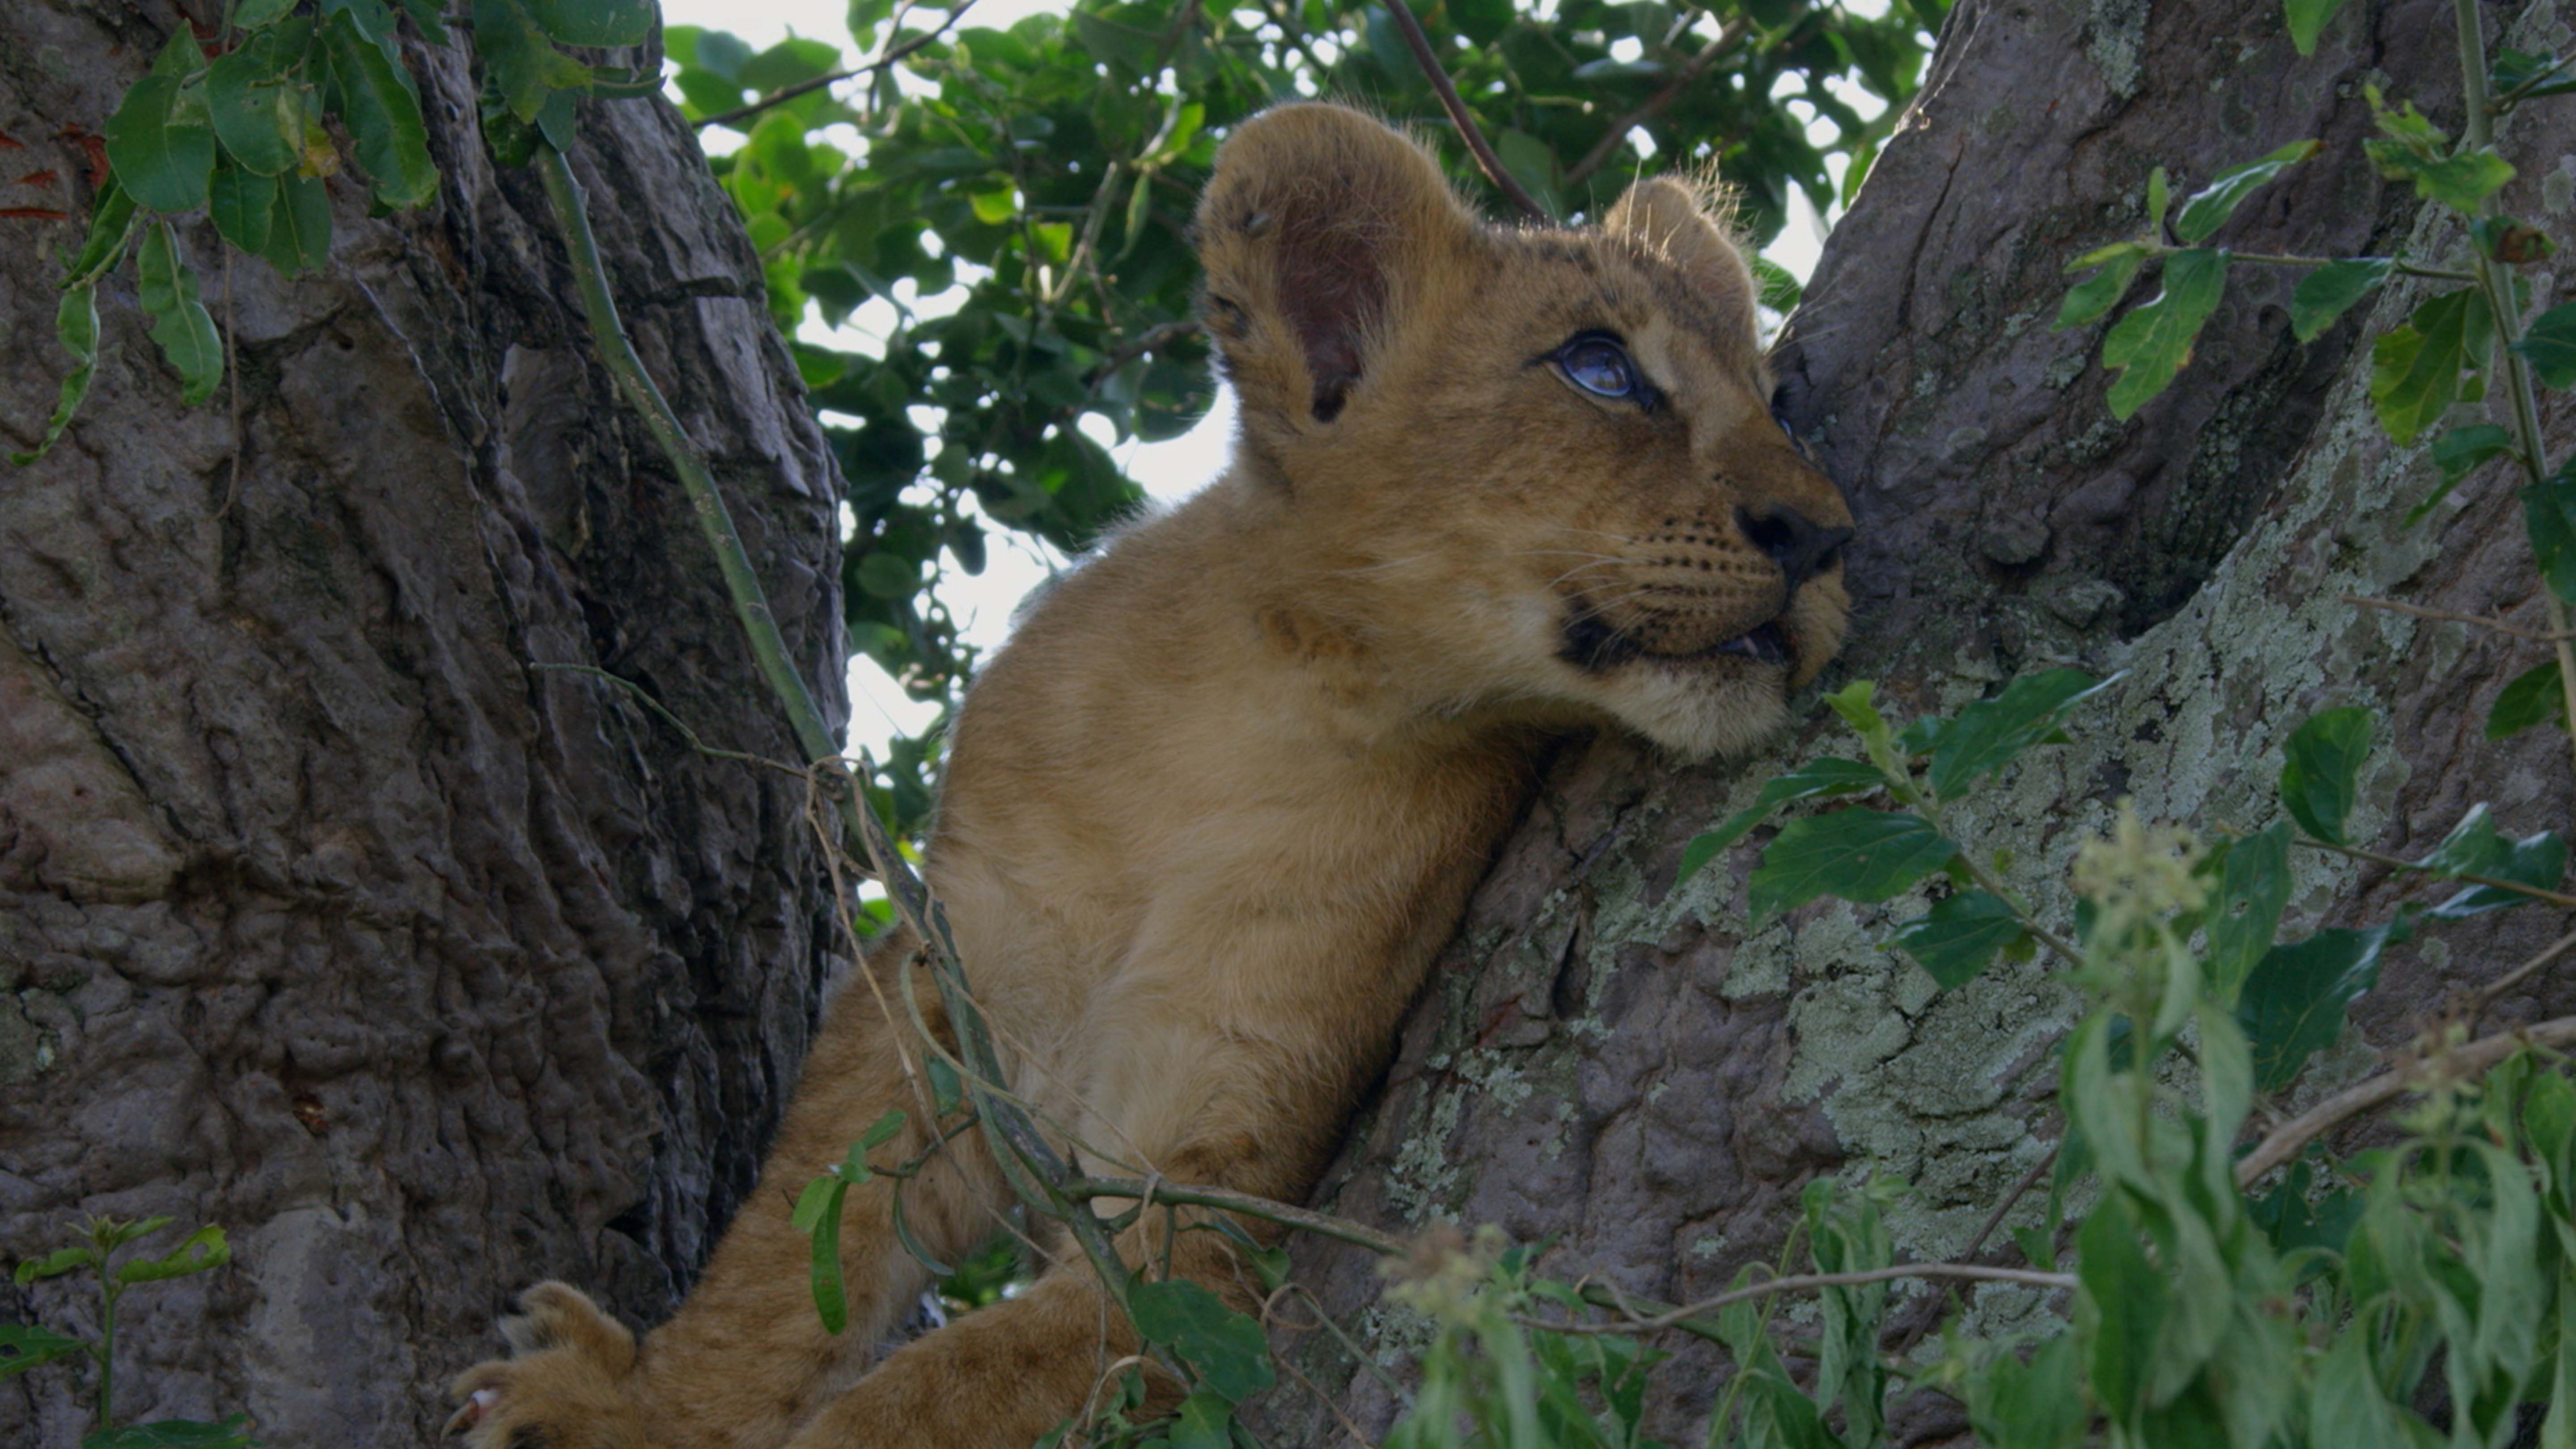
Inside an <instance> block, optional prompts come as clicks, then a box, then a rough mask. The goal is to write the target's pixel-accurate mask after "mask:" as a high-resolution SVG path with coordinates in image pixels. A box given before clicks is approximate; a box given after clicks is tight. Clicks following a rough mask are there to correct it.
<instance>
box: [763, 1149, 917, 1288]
mask: <svg viewBox="0 0 2576 1449" xmlns="http://www.w3.org/2000/svg"><path fill="white" fill-rule="evenodd" d="M903 1124H904V1114H903V1109H901V1108H899V1107H898V1108H896V1109H894V1110H893V1111H890V1112H888V1113H886V1114H885V1115H884V1116H882V1117H879V1118H878V1119H877V1120H876V1121H874V1122H872V1123H870V1124H869V1125H868V1130H867V1131H866V1132H864V1133H861V1134H860V1136H859V1140H858V1141H856V1142H854V1143H852V1144H850V1150H849V1154H848V1155H847V1156H846V1157H844V1158H843V1159H842V1160H841V1161H839V1162H836V1163H834V1164H832V1166H831V1167H829V1168H828V1169H826V1170H825V1171H824V1173H823V1175H822V1176H820V1177H818V1178H815V1179H814V1180H813V1181H812V1182H809V1183H807V1184H805V1190H804V1191H803V1192H800V1193H798V1194H797V1195H796V1207H795V1211H794V1212H793V1213H792V1214H790V1216H789V1219H788V1222H789V1225H790V1226H791V1227H793V1228H794V1229H795V1230H796V1231H797V1232H799V1233H801V1234H803V1235H805V1237H806V1238H807V1239H808V1241H809V1242H810V1243H811V1245H812V1249H813V1251H812V1252H811V1254H810V1255H809V1257H808V1277H809V1279H810V1281H811V1284H812V1288H813V1293H814V1312H815V1313H816V1314H817V1315H818V1316H819V1317H821V1319H822V1320H823V1331H824V1332H826V1333H830V1334H833V1335H836V1336H837V1335H838V1334H839V1333H840V1332H841V1331H842V1330H843V1329H846V1328H848V1327H849V1326H850V1299H849V1292H848V1290H847V1288H846V1287H845V1286H844V1284H843V1282H842V1279H841V1205H842V1203H843V1202H844V1201H845V1200H846V1199H847V1198H848V1197H849V1195H850V1189H851V1188H853V1187H856V1186H858V1185H859V1184H860V1183H863V1182H866V1181H867V1180H868V1179H869V1178H871V1177H874V1176H875V1175H876V1170H875V1169H874V1168H871V1167H870V1166H869V1165H868V1154H869V1153H871V1152H874V1151H875V1150H876V1149H878V1148H880V1147H883V1146H884V1145H886V1144H887V1143H889V1142H892V1141H893V1140H894V1139H895V1136H896V1135H897V1134H898V1133H900V1132H902V1131H903Z"/></svg>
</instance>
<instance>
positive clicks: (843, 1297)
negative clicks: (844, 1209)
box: [787, 1173, 850, 1337]
mask: <svg viewBox="0 0 2576 1449" xmlns="http://www.w3.org/2000/svg"><path fill="white" fill-rule="evenodd" d="M849 1191H850V1183H849V1179H847V1178H844V1177H838V1176H834V1175H831V1174H828V1173H827V1174H825V1175H824V1176H821V1177H818V1178H816V1179H814V1180H813V1181H812V1182H809V1183H807V1184H805V1190H804V1191H803V1192H802V1193H799V1194H798V1195H797V1198H796V1209H795V1211H794V1212H793V1213H791V1214H789V1215H788V1219H787V1221H788V1224H789V1225H790V1226H791V1227H793V1228H794V1229H795V1230H796V1231H797V1232H800V1233H804V1234H806V1235H808V1236H809V1237H810V1238H811V1239H812V1240H813V1250H812V1252H811V1253H810V1254H809V1255H808V1256H807V1260H806V1262H807V1270H806V1280H807V1282H808V1283H809V1284H810V1285H811V1287H812V1289H813V1293H814V1313H815V1316H816V1317H818V1318H820V1319H822V1320H823V1331H824V1332H825V1333H829V1334H832V1335H834V1336H835V1337H837V1336H838V1335H839V1334H840V1333H841V1331H842V1330H843V1329H845V1328H848V1327H849V1326H850V1300H849V1295H848V1294H847V1293H846V1292H845V1291H844V1290H843V1288H842V1284H841V1201H842V1199H843V1198H844V1197H846V1196H848V1194H849Z"/></svg>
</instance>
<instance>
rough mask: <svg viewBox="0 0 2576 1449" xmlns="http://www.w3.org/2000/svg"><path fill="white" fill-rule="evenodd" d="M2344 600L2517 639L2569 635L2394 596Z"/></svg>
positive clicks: (2542, 640)
mask: <svg viewBox="0 0 2576 1449" xmlns="http://www.w3.org/2000/svg"><path fill="white" fill-rule="evenodd" d="M2343 602H2345V603H2347V604H2353V605H2357V606H2359V607H2361V608H2364V609H2385V610H2387V611H2388V612H2390V613H2392V614H2412V615H2414V616H2415V617H2416V618H2418V619H2438V620H2440V621H2442V622H2444V623H2446V624H2474V625H2476V626H2477V627H2479V628H2481V629H2493V630H2494V631H2496V632H2497V633H2499V634H2511V635H2512V636H2513V637H2515V638H2516V639H2530V640H2533V641H2536V642H2538V643H2542V644H2555V643H2557V642H2558V641H2559V640H2561V639H2566V638H2569V637H2571V636H2570V635H2569V634H2568V633H2566V632H2563V631H2560V630H2556V629H2526V628H2523V627H2522V626H2521V625H2519V624H2508V623H2506V622H2505V621H2503V620H2502V619H2490V618H2488V617H2486V616H2485V615H2483V614H2454V613H2452V612H2451V611H2450V610H2448V609H2427V608H2424V607H2422V606H2420V605H2417V604H2401V603H2398V602H2397V601H2396V600H2394V599H2365V598H2363V597H2361V596H2360V595H2358V594H2346V595H2344V596H2343Z"/></svg>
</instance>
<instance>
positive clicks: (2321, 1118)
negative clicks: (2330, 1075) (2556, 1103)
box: [2236, 941, 2576, 1190]
mask: <svg viewBox="0 0 2576 1449" xmlns="http://www.w3.org/2000/svg"><path fill="white" fill-rule="evenodd" d="M2568 944H2570V943H2569V942H2566V941H2562V942H2560V943H2559V944H2558V945H2557V946H2553V947H2551V948H2550V949H2549V951H2548V952H2547V953H2544V960H2545V958H2546V956H2554V955H2555V954H2557V952H2558V951H2560V950H2561V949H2563V948H2565V947H2566V946H2567V945H2568ZM2571 1044H2576V1016H2562V1017H2559V1018H2557V1019H2556V1020H2554V1021H2544V1022H2542V1023H2540V1024H2539V1025H2538V1026H2529V1027H2516V1028H2514V1029H2513V1030H2511V1031H2500V1032H2497V1033H2496V1034H2495V1035H2493V1036H2488V1037H2480V1038H2479V1039H2478V1040H2476V1041H2473V1042H2470V1043H2469V1044H2467V1045H2466V1046H2459V1047H2453V1048H2451V1049H2450V1050H2448V1051H2444V1052H2438V1053H2436V1054H2434V1055H2432V1056H2429V1057H2426V1058H2424V1059H2422V1060H2421V1061H2419V1062H2409V1063H2407V1064H2405V1065H2403V1066H2398V1067H2392V1068H2390V1069H2389V1070H2387V1071H2384V1072H2382V1073H2380V1074H2379V1075H2378V1076H2375V1077H2373V1078H2371V1079H2370V1080H2369V1081H2366V1082H2364V1083H2362V1084H2361V1085H2360V1086H2357V1087H2350V1088H2347V1089H2345V1090H2344V1091H2341V1092H2337V1093H2336V1094H2335V1095H2333V1096H2331V1097H2328V1098H2326V1099H2325V1100H2324V1101H2322V1102H2319V1103H2318V1104H2317V1105H2315V1106H2313V1107H2310V1108H2309V1109H2308V1110H2306V1111H2305V1112H2302V1113H2300V1114H2299V1115H2298V1116H2296V1117H2293V1118H2291V1119H2290V1120H2289V1121H2287V1122H2284V1123H2282V1124H2281V1125H2280V1126H2279V1127H2277V1128H2275V1129H2274V1130H2273V1132H2272V1134H2271V1135H2270V1136H2268V1137H2265V1138H2264V1139H2263V1140H2262V1141H2261V1142H2260V1143H2258V1144H2257V1145H2256V1146H2255V1148H2254V1150H2253V1151H2252V1152H2249V1153H2247V1154H2246V1155H2245V1156H2244V1157H2243V1158H2242V1159H2241V1160H2239V1161H2238V1162H2237V1164H2236V1186H2237V1188H2238V1189H2239V1190H2242V1189H2245V1188H2249V1187H2252V1186H2253V1185H2254V1184H2255V1183H2256V1182H2258V1181H2260V1180H2261V1179H2262V1176H2263V1174H2265V1173H2267V1172H2270V1171H2271V1170H2272V1169H2273V1168H2276V1167H2278V1166H2280V1165H2281V1164H2282V1163H2285V1162H2287V1161H2289V1160H2290V1159H2291V1158H2293V1157H2296V1156H2298V1155H2299V1149H2301V1148H2303V1147H2305V1146H2307V1145H2308V1144H2309V1143H2311V1142H2314V1141H2315V1140H2317V1139H2318V1138H2320V1137H2323V1136H2324V1135H2326V1134H2327V1133H2328V1132H2331V1131H2333V1130H2334V1129H2335V1128H2337V1127H2340V1126H2342V1125H2343V1124H2344V1123H2346V1122H2348V1121H2350V1120H2352V1119H2353V1118H2355V1117H2358V1116H2360V1115H2361V1114H2362V1113H2364V1112H2367V1111H2369V1110H2371V1109H2372V1108H2374V1107H2378V1106H2382V1105H2385V1104H2386V1103H2388V1102H2391V1101H2394V1100H2396V1099H2397V1098H2398V1097H2400V1096H2403V1095H2405V1094H2406V1093H2407V1092H2409V1091H2411V1090H2413V1089H2414V1088H2415V1086H2416V1085H2417V1083H2419V1082H2420V1081H2421V1080H2422V1079H2423V1078H2424V1077H2425V1076H2427V1075H2429V1074H2430V1073H2433V1072H2442V1073H2446V1074H2450V1075H2454V1076H2466V1075H2468V1074H2470V1073H2472V1072H2481V1071H2484V1070H2486V1069H2487V1068H2489V1067H2491V1066H2494V1065H2495V1064H2496V1063H2498V1062H2500V1061H2503V1060H2504V1059H2505V1058H2506V1057H2509V1056H2512V1055H2513V1054H2514V1053H2515V1052H2518V1051H2521V1050H2522V1049H2523V1048H2525V1047H2563V1046H2568V1045H2571Z"/></svg>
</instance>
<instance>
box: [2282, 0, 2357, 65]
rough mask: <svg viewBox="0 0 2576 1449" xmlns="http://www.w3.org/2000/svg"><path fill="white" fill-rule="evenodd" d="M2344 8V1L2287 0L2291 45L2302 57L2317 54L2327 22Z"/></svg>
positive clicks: (2286, 7)
mask: <svg viewBox="0 0 2576 1449" xmlns="http://www.w3.org/2000/svg"><path fill="white" fill-rule="evenodd" d="M2343 7H2344V0H2286V4H2285V6H2284V8H2285V9H2286V10H2287V11H2288V19H2289V22H2290V43H2291V44H2292V45H2295V46H2297V47H2298V48H2299V54H2301V55H2314V54H2316V53H2317V37H2318V36H2320V35H2322V34H2324V33H2325V28H2326V22H2327V21H2329V20H2332V19H2334V16H2335V12H2336V11H2338V10H2341V9H2342V8H2343Z"/></svg>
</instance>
